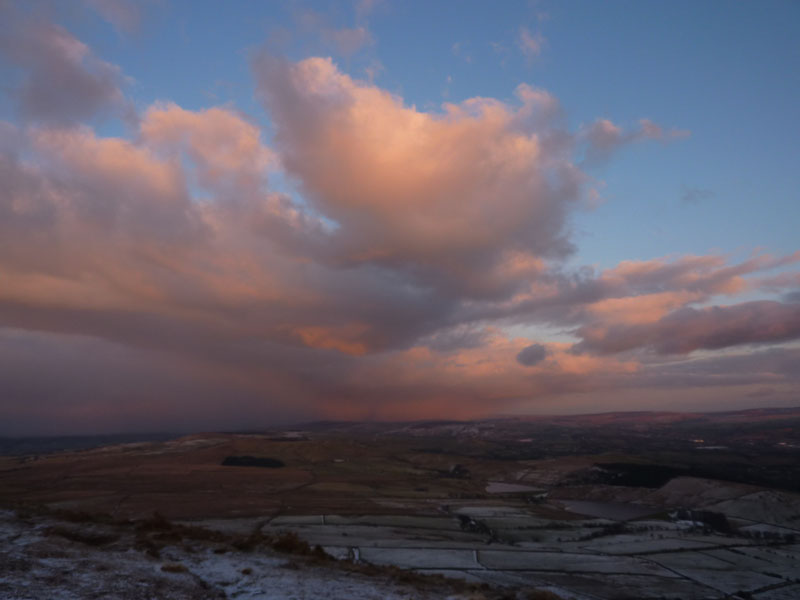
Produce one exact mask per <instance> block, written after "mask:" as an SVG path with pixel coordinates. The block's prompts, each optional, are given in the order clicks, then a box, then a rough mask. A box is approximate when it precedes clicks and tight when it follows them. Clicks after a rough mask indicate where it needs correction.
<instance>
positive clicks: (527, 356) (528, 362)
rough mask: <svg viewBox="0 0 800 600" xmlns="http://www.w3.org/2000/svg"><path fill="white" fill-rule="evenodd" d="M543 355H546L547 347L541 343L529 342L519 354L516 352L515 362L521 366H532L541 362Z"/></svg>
mask: <svg viewBox="0 0 800 600" xmlns="http://www.w3.org/2000/svg"><path fill="white" fill-rule="evenodd" d="M545 356H547V348H545V347H544V346H542V345H541V344H531V345H530V346H525V347H524V348H523V349H522V350H520V351H519V354H517V362H518V363H519V364H521V365H523V366H526V367H532V366H533V365H535V364H537V363H540V362H542V361H543V360H544V358H545Z"/></svg>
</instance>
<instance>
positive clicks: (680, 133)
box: [583, 119, 689, 164]
mask: <svg viewBox="0 0 800 600" xmlns="http://www.w3.org/2000/svg"><path fill="white" fill-rule="evenodd" d="M688 135H689V132H688V131H686V130H682V129H671V130H668V131H665V130H664V129H663V128H662V127H661V126H660V125H658V124H656V123H654V122H653V121H650V120H649V119H640V120H639V126H638V127H636V128H635V129H632V130H630V131H623V130H622V128H621V127H619V126H618V125H616V124H614V123H613V122H611V121H610V120H608V119H597V120H596V121H595V122H594V123H592V124H591V125H589V126H588V127H585V128H584V130H583V137H584V139H585V141H586V155H585V159H584V160H585V162H586V163H587V164H597V163H601V162H605V161H607V160H608V159H609V158H610V157H611V156H612V155H613V154H614V153H615V152H616V151H617V150H619V149H620V148H621V147H623V146H625V145H627V144H631V143H634V142H639V141H643V140H660V141H663V142H666V141H670V140H673V139H679V138H683V137H686V136H688Z"/></svg>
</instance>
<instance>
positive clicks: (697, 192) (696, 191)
mask: <svg viewBox="0 0 800 600" xmlns="http://www.w3.org/2000/svg"><path fill="white" fill-rule="evenodd" d="M715 196H716V194H715V193H714V192H713V191H712V190H706V189H703V188H690V187H686V186H683V188H682V189H681V202H683V203H684V204H700V203H701V202H704V201H705V200H710V199H712V198H714V197H715Z"/></svg>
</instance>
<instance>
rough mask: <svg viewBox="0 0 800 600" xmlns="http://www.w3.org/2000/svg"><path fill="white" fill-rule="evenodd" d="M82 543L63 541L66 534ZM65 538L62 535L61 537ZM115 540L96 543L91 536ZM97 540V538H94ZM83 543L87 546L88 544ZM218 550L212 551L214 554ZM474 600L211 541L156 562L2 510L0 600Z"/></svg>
mask: <svg viewBox="0 0 800 600" xmlns="http://www.w3.org/2000/svg"><path fill="white" fill-rule="evenodd" d="M70 531H76V532H79V534H78V535H79V536H82V537H80V539H82V540H83V541H76V540H75V539H69V532H70ZM65 535H67V537H64V536H65ZM93 535H95V536H100V535H110V536H111V535H113V536H118V537H117V538H116V539H114V540H113V541H111V542H109V543H103V544H102V547H101V546H100V545H98V546H94V545H92V543H91V540H92V537H91V536H93ZM97 539H100V538H97ZM87 540H88V541H89V543H87ZM215 550H216V551H215ZM446 597H449V598H452V599H453V600H456V599H462V598H479V597H480V596H469V595H460V594H446V593H445V594H443V593H442V590H441V589H434V590H429V591H428V590H425V589H419V587H418V586H413V585H401V584H397V583H391V582H389V581H387V580H386V578H381V577H368V576H366V575H364V574H360V573H353V572H349V571H346V570H342V569H337V568H336V567H335V566H325V565H319V564H310V563H308V562H304V561H302V560H299V559H297V560H295V559H292V558H291V557H287V556H281V555H278V554H275V553H265V552H238V551H232V550H226V551H225V552H224V553H219V549H218V548H214V547H212V545H209V544H203V543H192V544H186V543H181V544H176V545H169V546H167V547H165V548H164V549H163V550H162V551H161V552H160V555H159V556H158V557H157V558H156V557H153V556H149V555H148V554H147V553H145V552H143V551H141V550H138V549H136V547H135V543H134V540H133V539H132V534H131V533H124V532H123V533H122V534H119V533H116V534H114V533H110V532H109V531H107V530H106V529H104V528H103V527H98V526H96V525H92V526H86V525H81V526H77V525H76V524H62V523H59V522H56V521H53V520H52V519H49V518H44V517H35V518H29V519H20V518H18V517H17V515H16V514H15V513H13V512H10V511H0V598H2V599H3V600H87V599H98V600H99V599H103V600H156V599H165V600H167V599H169V600H204V599H223V598H236V599H238V600H316V599H331V600H340V599H341V600H433V599H439V598H446Z"/></svg>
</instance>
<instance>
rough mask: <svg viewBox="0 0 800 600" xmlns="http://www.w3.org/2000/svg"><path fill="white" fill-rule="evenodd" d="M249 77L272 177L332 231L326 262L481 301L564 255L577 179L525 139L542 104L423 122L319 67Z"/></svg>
mask: <svg viewBox="0 0 800 600" xmlns="http://www.w3.org/2000/svg"><path fill="white" fill-rule="evenodd" d="M255 72H256V76H257V79H258V83H259V90H260V93H261V96H262V98H263V100H264V102H265V105H266V107H267V109H268V110H269V111H270V114H271V115H272V118H273V120H274V123H275V126H276V130H277V131H276V142H277V146H278V151H279V152H280V154H281V157H282V163H283V165H284V166H285V168H286V169H287V171H288V172H289V173H290V174H292V175H293V176H295V177H296V178H297V179H298V180H299V181H300V182H301V183H302V186H303V191H304V193H305V195H306V197H307V198H308V199H309V200H310V201H311V202H313V203H314V206H315V207H316V208H317V210H319V212H321V213H323V214H324V215H325V216H326V217H328V218H329V219H331V220H332V221H334V222H335V223H336V230H335V232H334V233H333V234H332V236H331V240H330V242H331V244H330V250H329V260H336V261H338V263H339V264H342V265H368V264H369V265H376V266H381V267H385V268H392V269H400V270H402V271H403V272H404V273H405V276H406V277H409V278H410V280H411V281H415V282H417V283H419V284H420V285H425V286H434V287H436V288H439V289H440V290H445V289H449V290H450V293H454V294H455V293H457V294H464V295H467V296H474V297H477V298H480V297H491V296H499V295H505V294H507V293H509V291H511V290H513V289H514V288H516V287H517V286H518V285H519V283H520V282H521V281H524V280H525V279H528V278H530V277H532V276H533V275H535V274H536V273H537V272H539V271H541V270H542V268H543V263H542V259H546V258H560V257H564V256H566V255H567V254H568V253H569V252H570V251H571V249H572V246H571V244H570V243H569V241H568V239H567V236H566V228H565V221H566V215H567V212H568V210H569V208H570V205H571V204H572V203H573V202H575V200H576V199H577V198H578V195H579V188H580V185H581V181H582V175H581V174H580V172H579V171H578V170H577V169H576V168H575V167H574V165H573V164H572V163H571V162H570V157H569V154H568V150H567V149H566V148H558V147H557V145H555V144H553V143H552V140H551V139H550V138H549V137H548V132H547V131H546V130H545V131H541V130H537V129H535V128H534V127H535V125H536V123H535V119H534V118H533V117H536V116H542V115H543V114H546V113H549V112H550V111H551V110H552V109H551V101H550V99H549V98H548V97H547V96H545V95H543V94H537V93H534V92H533V90H531V89H530V88H527V87H523V88H521V89H520V91H519V98H520V102H521V106H518V107H514V106H509V105H506V104H504V103H501V102H499V101H497V100H492V99H486V98H474V99H470V100H467V101H465V102H463V103H461V104H457V105H456V104H447V105H445V107H444V112H443V113H441V114H430V113H424V112H420V111H418V110H416V109H415V108H414V107H409V106H406V105H404V103H403V102H402V100H401V99H400V98H398V97H396V96H393V95H392V94H389V93H388V92H386V91H384V90H381V89H380V88H377V87H375V86H372V85H369V84H367V83H364V82H359V81H356V80H353V79H351V78H350V77H349V76H347V75H345V74H343V73H341V72H340V71H339V70H338V69H337V68H336V66H335V65H334V64H333V62H332V61H331V60H330V59H322V58H313V59H307V60H304V61H301V62H300V63H297V64H291V63H287V62H285V61H283V60H280V59H275V58H273V57H270V56H266V55H262V56H260V57H259V58H258V59H257V60H256V62H255ZM539 126H542V125H541V124H539Z"/></svg>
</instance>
